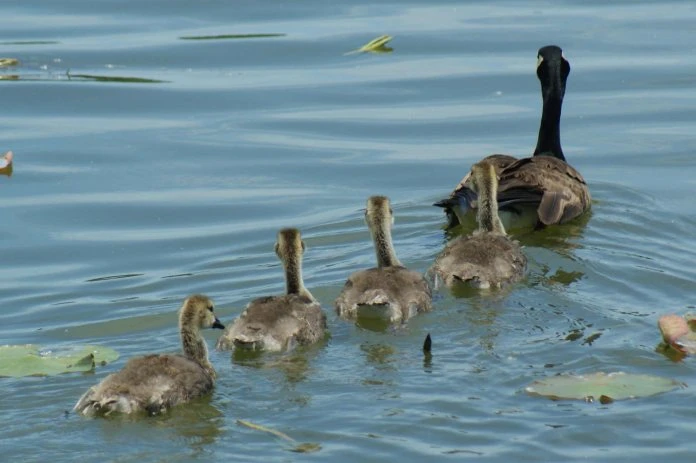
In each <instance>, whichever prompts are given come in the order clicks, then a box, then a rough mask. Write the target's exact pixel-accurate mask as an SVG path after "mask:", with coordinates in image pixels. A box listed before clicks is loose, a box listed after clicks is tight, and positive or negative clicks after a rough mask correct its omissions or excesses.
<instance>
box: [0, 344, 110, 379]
mask: <svg viewBox="0 0 696 463" xmlns="http://www.w3.org/2000/svg"><path fill="white" fill-rule="evenodd" d="M116 359H118V352H116V351H115V350H113V349H109V348H108V347H103V346H69V347H59V348H56V349H47V348H44V349H41V348H40V347H39V346H37V345H34V344H25V345H14V346H9V345H7V346H0V376H11V377H14V378H18V377H21V376H52V375H59V374H61V373H71V372H75V371H90V370H93V369H94V367H95V366H97V365H106V364H107V363H111V362H113V361H114V360H116Z"/></svg>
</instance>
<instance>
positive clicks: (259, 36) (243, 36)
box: [179, 34, 287, 40]
mask: <svg viewBox="0 0 696 463" xmlns="http://www.w3.org/2000/svg"><path fill="white" fill-rule="evenodd" d="M286 35H287V34H225V35H189V36H185V37H179V39H180V40H229V39H266V38H269V37H285V36H286Z"/></svg>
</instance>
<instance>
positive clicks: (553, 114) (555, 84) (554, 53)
mask: <svg viewBox="0 0 696 463" xmlns="http://www.w3.org/2000/svg"><path fill="white" fill-rule="evenodd" d="M536 73H537V77H538V78H539V82H540V83H541V97H542V99H543V101H544V105H543V108H542V113H541V124H540V126H539V138H538V139H537V146H536V149H535V150H534V155H535V156H537V155H542V154H543V155H548V156H555V157H557V158H558V159H561V160H563V161H565V156H564V155H563V150H562V149H561V133H560V122H561V107H562V105H563V97H564V95H565V88H566V81H567V80H568V74H570V63H569V62H568V60H567V59H566V58H565V56H564V55H563V50H561V48H560V47H558V46H556V45H547V46H545V47H542V48H540V49H539V52H538V53H537V67H536Z"/></svg>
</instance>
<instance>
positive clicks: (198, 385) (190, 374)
mask: <svg viewBox="0 0 696 463" xmlns="http://www.w3.org/2000/svg"><path fill="white" fill-rule="evenodd" d="M213 309H214V305H213V301H211V300H210V299H208V298H207V297H206V296H203V295H200V294H196V295H193V296H189V297H188V298H187V299H186V300H185V301H184V304H183V305H182V306H181V310H180V311H179V332H180V334H181V345H182V347H183V351H184V354H183V355H176V354H151V355H146V356H143V357H135V358H132V359H130V360H129V361H128V363H126V365H125V366H124V367H123V369H122V370H121V371H118V372H116V373H113V374H110V375H109V376H107V377H106V378H104V379H103V380H102V381H101V382H100V383H99V384H97V385H96V386H92V387H91V388H89V390H88V391H87V392H85V394H84V395H83V396H82V397H80V400H78V401H77V404H75V407H74V410H75V411H76V412H78V413H81V414H83V415H86V416H95V415H110V414H112V413H126V414H128V413H136V412H141V411H144V412H147V413H148V414H150V415H154V414H157V413H162V412H164V411H166V410H167V409H169V408H171V407H173V406H175V405H178V404H181V403H185V402H188V401H190V400H192V399H195V398H197V397H201V396H203V395H205V394H208V393H210V392H211V391H212V390H213V385H214V384H215V377H216V374H215V369H214V368H213V366H212V365H211V364H210V361H209V360H208V348H207V346H206V344H205V339H203V336H201V333H200V330H201V328H220V329H224V328H225V327H224V326H223V325H222V323H220V320H218V319H217V317H216V316H215V314H214V313H213Z"/></svg>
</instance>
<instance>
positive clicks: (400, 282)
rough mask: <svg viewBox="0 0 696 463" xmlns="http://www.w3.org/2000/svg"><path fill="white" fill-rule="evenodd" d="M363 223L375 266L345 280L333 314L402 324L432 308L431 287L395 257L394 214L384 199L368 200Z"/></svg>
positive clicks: (374, 198)
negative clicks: (367, 229)
mask: <svg viewBox="0 0 696 463" xmlns="http://www.w3.org/2000/svg"><path fill="white" fill-rule="evenodd" d="M365 222H367V226H368V228H369V229H370V233H371V235H372V241H373V243H374V246H375V254H376V256H377V267H375V268H370V269H367V270H360V271H358V272H355V273H353V274H352V275H350V277H348V280H347V281H346V283H345V285H344V286H343V290H342V291H341V294H340V295H339V296H338V298H337V299H336V302H335V305H336V311H337V313H338V315H339V316H341V317H343V318H347V319H355V318H358V317H366V318H376V319H382V320H388V321H389V322H392V323H394V322H402V323H403V322H405V321H406V320H408V319H409V318H410V317H412V316H414V315H415V314H417V313H419V312H427V311H430V310H431V309H432V297H431V291H430V287H429V286H428V284H427V282H426V280H425V278H423V275H421V274H420V273H418V272H415V271H413V270H409V269H407V268H406V267H404V266H403V264H402V263H401V262H400V261H399V259H398V258H397V257H396V252H395V251H394V246H393V244H392V237H391V227H392V224H393V222H394V213H393V211H392V208H391V206H390V204H389V198H387V197H386V196H372V197H370V198H369V199H368V200H367V208H366V210H365Z"/></svg>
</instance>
